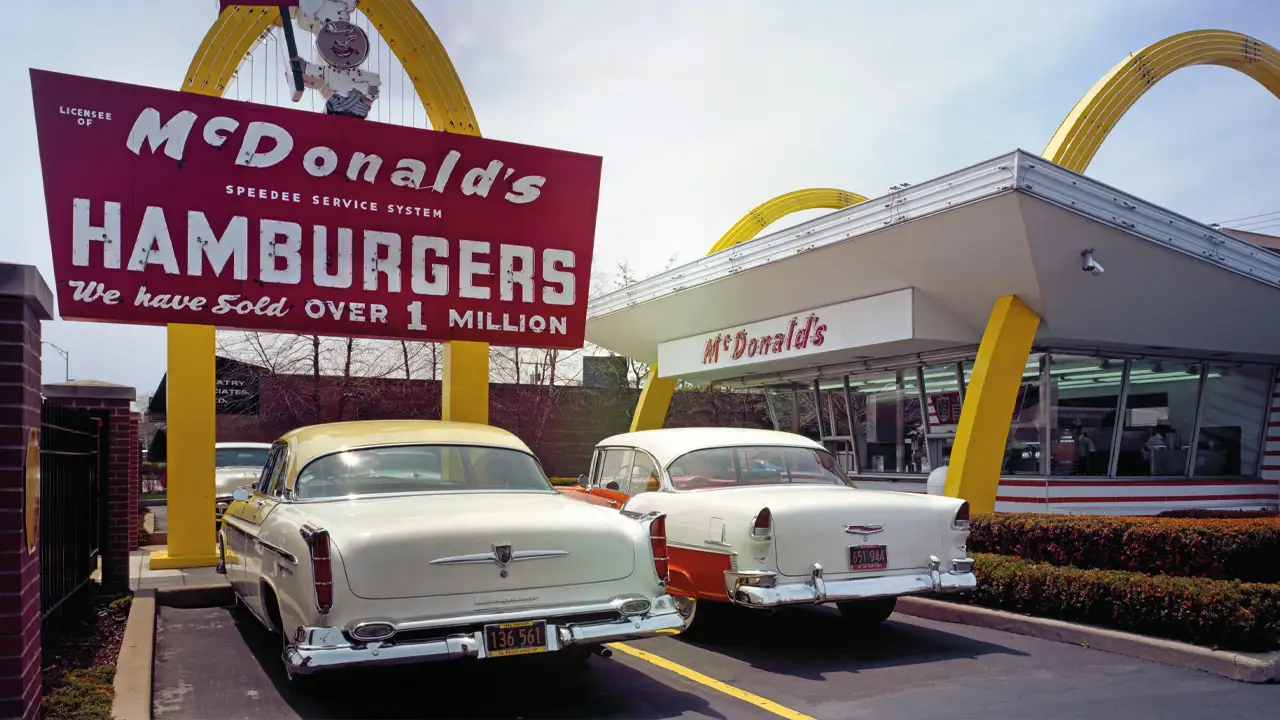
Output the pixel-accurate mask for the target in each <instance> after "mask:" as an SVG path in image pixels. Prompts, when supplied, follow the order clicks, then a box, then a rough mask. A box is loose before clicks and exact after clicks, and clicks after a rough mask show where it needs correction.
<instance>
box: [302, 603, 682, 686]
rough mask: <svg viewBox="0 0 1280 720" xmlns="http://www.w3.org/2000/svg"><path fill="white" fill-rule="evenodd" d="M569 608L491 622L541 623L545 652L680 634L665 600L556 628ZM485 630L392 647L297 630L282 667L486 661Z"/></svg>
mask: <svg viewBox="0 0 1280 720" xmlns="http://www.w3.org/2000/svg"><path fill="white" fill-rule="evenodd" d="M566 610H571V608H564V609H559V608H543V609H540V610H538V612H537V613H535V614H531V613H529V612H523V613H512V614H511V616H510V617H507V618H503V619H500V620H499V619H495V620H493V622H514V621H520V620H527V619H539V620H543V619H545V620H546V622H547V652H556V651H559V650H563V649H565V648H567V647H569V646H571V645H577V644H587V645H594V644H602V643H609V642H618V641H621V640H633V639H637V638H644V637H651V636H654V635H658V634H660V633H664V632H671V631H675V632H679V631H681V630H683V629H684V627H685V621H684V619H683V618H681V617H680V615H679V613H677V612H676V608H675V603H674V602H673V600H672V599H671V597H670V596H667V595H663V596H660V597H657V598H653V599H652V601H651V606H650V609H649V612H648V613H646V614H644V615H636V616H631V617H624V618H621V619H619V620H615V621H610V622H593V623H570V624H564V625H561V624H557V622H556V614H557V612H559V613H560V614H562V615H563V614H565V611H566ZM457 622H458V624H463V625H469V624H472V623H471V622H470V619H469V618H458V619H457ZM488 657H489V654H488V652H487V651H486V650H485V646H484V630H483V629H481V630H477V631H476V632H471V633H458V634H453V635H449V636H447V637H442V638H436V639H431V640H422V641H406V642H396V639H395V636H394V635H393V636H392V637H391V638H389V639H387V640H383V641H378V642H363V643H361V642H351V641H349V640H348V639H347V636H346V635H345V634H344V633H343V632H342V629H341V628H334V627H300V628H298V630H297V633H296V634H295V636H294V643H293V644H291V645H289V646H288V647H287V648H286V649H285V652H284V662H285V664H286V665H288V666H289V668H290V669H291V670H292V671H293V672H297V673H301V674H311V673H315V672H320V671H323V670H332V669H337V668H344V667H351V666H355V665H396V664H407V663H418V662H427V661H432V660H456V659H462V658H475V659H481V660H483V659H486V658H488Z"/></svg>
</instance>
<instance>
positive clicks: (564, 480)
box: [550, 477, 578, 487]
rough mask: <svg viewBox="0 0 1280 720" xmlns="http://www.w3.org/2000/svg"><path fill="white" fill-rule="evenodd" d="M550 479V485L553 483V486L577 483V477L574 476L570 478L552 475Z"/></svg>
mask: <svg viewBox="0 0 1280 720" xmlns="http://www.w3.org/2000/svg"><path fill="white" fill-rule="evenodd" d="M550 480H551V484H552V485H554V486H556V487H567V486H569V485H577V484H578V478H576V477H571V478H567V477H553V478H550Z"/></svg>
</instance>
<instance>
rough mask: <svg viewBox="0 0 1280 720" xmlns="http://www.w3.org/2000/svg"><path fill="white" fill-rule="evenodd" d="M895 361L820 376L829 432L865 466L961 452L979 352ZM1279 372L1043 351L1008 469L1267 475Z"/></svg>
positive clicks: (840, 450)
mask: <svg viewBox="0 0 1280 720" xmlns="http://www.w3.org/2000/svg"><path fill="white" fill-rule="evenodd" d="M953 357H954V356H953ZM890 367H891V369H883V370H876V371H869V372H863V373H852V374H850V375H848V376H846V377H844V378H827V379H823V380H822V381H821V382H815V383H814V384H813V385H812V386H811V389H810V390H809V393H808V394H809V396H810V400H809V403H810V404H816V406H817V412H818V414H820V416H821V421H820V425H819V427H818V430H819V435H821V436H822V439H823V442H824V443H825V444H826V445H827V446H828V447H829V448H830V449H831V450H832V451H833V452H835V453H837V455H838V456H840V457H841V459H842V461H843V462H844V464H845V465H846V466H847V467H848V468H849V469H850V470H852V471H854V472H856V473H858V474H863V475H917V476H923V475H927V474H928V473H929V472H930V470H932V469H933V468H935V467H938V466H939V465H945V464H947V463H948V461H949V459H950V456H951V448H952V446H953V445H954V443H955V435H956V431H957V429H958V427H959V422H960V411H961V408H962V407H963V406H964V397H965V392H966V390H967V388H968V384H969V381H970V378H971V377H972V375H973V360H972V359H959V360H955V361H950V362H934V363H925V364H915V365H905V366H903V367H900V368H892V366H890ZM1274 371H1275V368H1273V367H1272V366H1269V365H1253V364H1241V363H1235V364H1224V363H1206V362H1203V361H1199V360H1188V359H1176V358H1164V359H1157V358H1141V359H1125V358H1121V357H1107V356H1093V355H1084V354H1075V353H1067V352H1061V353H1055V352H1052V349H1050V350H1048V351H1037V352H1034V353H1032V355H1031V356H1030V357H1029V358H1028V360H1027V364H1026V367H1025V368H1024V370H1023V375H1022V384H1021V386H1020V387H1019V390H1018V396H1017V401H1016V404H1015V406H1014V410H1013V414H1012V416H1011V418H1010V426H1009V438H1008V442H1007V445H1006V448H1005V455H1004V459H1003V462H1002V466H1001V474H1002V475H1006V476H1039V477H1044V476H1046V475H1050V476H1079V477H1255V476H1257V474H1258V471H1259V465H1260V462H1259V461H1260V458H1261V456H1262V449H1263V433H1264V429H1265V425H1266V419H1267V418H1266V416H1267V413H1268V409H1269V407H1270V406H1269V402H1268V401H1269V400H1270V397H1271V387H1272V383H1273V382H1274V374H1273V373H1274ZM801 392H804V391H803V390H801ZM850 421H851V422H850ZM783 429H787V428H783Z"/></svg>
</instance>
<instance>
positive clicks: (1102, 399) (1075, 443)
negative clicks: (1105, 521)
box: [1048, 353, 1124, 476]
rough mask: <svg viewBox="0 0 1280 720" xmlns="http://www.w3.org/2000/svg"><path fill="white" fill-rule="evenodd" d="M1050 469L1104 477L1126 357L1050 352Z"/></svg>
mask: <svg viewBox="0 0 1280 720" xmlns="http://www.w3.org/2000/svg"><path fill="white" fill-rule="evenodd" d="M1049 360H1050V365H1049V377H1050V378H1051V380H1052V382H1051V387H1050V388H1049V391H1048V402H1049V472H1050V474H1052V475H1088V476H1106V475H1107V474H1108V473H1109V467H1108V466H1109V462H1110V459H1111V444H1112V438H1113V437H1114V436H1115V427H1116V415H1117V414H1118V409H1119V405H1120V385H1121V384H1122V383H1123V381H1124V360H1120V359H1116V358H1094V357H1082V356H1076V355H1060V354H1058V353H1053V354H1051V355H1050V356H1049Z"/></svg>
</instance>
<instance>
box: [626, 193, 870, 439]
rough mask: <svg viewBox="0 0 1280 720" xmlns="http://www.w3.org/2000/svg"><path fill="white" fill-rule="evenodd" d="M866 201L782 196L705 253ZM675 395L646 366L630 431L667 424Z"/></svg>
mask: <svg viewBox="0 0 1280 720" xmlns="http://www.w3.org/2000/svg"><path fill="white" fill-rule="evenodd" d="M866 200H867V198H866V197H864V196H862V195H859V194H858V193H854V192H849V191H848V190H837V189H835V188H807V189H804V190H793V191H791V192H789V193H784V194H782V195H779V196H777V197H775V198H772V199H770V200H766V201H764V202H762V203H760V204H759V205H757V206H755V207H754V208H752V209H751V212H749V213H747V214H746V215H743V216H742V219H741V220H739V221H738V222H736V223H734V224H733V227H730V228H729V230H728V232H726V233H725V234H724V235H721V236H720V239H719V240H717V241H716V243H715V244H714V245H712V246H711V249H710V250H708V251H707V255H715V254H716V253H718V252H720V251H722V250H728V249H729V248H731V247H733V246H734V245H738V244H741V243H744V242H746V241H748V240H751V239H752V238H754V237H755V236H757V235H759V234H760V231H762V230H764V229H765V228H767V227H769V226H770V225H772V224H773V223H775V222H777V221H778V220H779V219H781V218H784V217H786V216H787V215H790V214H792V213H797V212H802V211H804V210H818V209H824V208H825V209H830V210H843V209H844V208H847V207H849V206H851V205H857V204H858V203H860V202H866ZM675 392H676V379H675V378H660V377H658V363H657V362H656V361H655V362H654V363H653V364H652V365H650V366H649V377H648V378H646V379H645V381H644V389H643V390H641V391H640V399H639V400H638V401H637V402H636V411H635V413H634V414H633V415H632V416H631V431H632V432H635V431H637V430H657V429H659V428H661V427H662V426H663V424H664V423H665V422H666V420H667V409H668V408H670V407H671V397H672V396H673V395H675Z"/></svg>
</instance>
